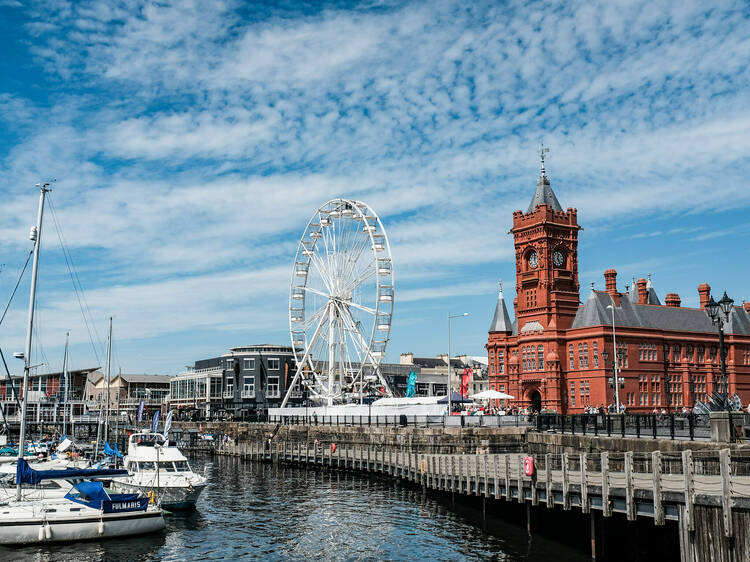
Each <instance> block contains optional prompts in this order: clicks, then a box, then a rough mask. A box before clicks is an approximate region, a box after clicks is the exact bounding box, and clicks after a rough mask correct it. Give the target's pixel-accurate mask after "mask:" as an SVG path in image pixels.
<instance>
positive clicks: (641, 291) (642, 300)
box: [635, 277, 648, 304]
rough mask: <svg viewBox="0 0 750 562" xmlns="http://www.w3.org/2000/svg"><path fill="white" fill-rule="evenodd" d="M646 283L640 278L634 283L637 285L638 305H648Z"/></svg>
mask: <svg viewBox="0 0 750 562" xmlns="http://www.w3.org/2000/svg"><path fill="white" fill-rule="evenodd" d="M646 283H647V281H646V280H645V279H644V278H643V277H641V278H640V279H638V281H636V282H635V284H636V285H638V304H648V289H647V288H646Z"/></svg>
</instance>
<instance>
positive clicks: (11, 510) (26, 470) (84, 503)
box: [0, 460, 166, 545]
mask: <svg viewBox="0 0 750 562" xmlns="http://www.w3.org/2000/svg"><path fill="white" fill-rule="evenodd" d="M19 463H20V467H19V469H18V472H17V482H18V483H20V484H31V485H37V484H40V483H41V482H43V481H46V480H52V481H59V480H64V481H68V482H70V488H69V490H68V492H67V493H66V494H65V495H64V496H63V497H51V498H38V497H34V496H33V495H32V496H27V495H24V497H23V498H22V499H21V500H16V499H11V500H7V501H3V502H0V544H2V545H12V544H38V543H45V542H67V541H79V540H89V539H100V538H108V537H123V536H130V535H139V534H145V533H152V532H156V531H160V530H162V529H164V527H165V526H166V524H165V522H164V515H163V512H162V510H161V509H160V508H159V507H157V506H155V505H153V504H151V503H150V501H149V498H148V497H145V496H143V495H141V494H120V493H115V492H113V491H112V490H109V489H107V488H105V486H104V482H102V481H100V480H91V478H113V477H116V476H124V475H126V474H127V471H124V470H111V469H107V470H102V469H93V470H92V469H75V468H68V469H64V470H35V469H33V468H31V467H30V466H29V465H28V463H26V461H24V460H20V461H19Z"/></svg>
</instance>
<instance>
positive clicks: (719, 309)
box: [706, 291, 734, 410]
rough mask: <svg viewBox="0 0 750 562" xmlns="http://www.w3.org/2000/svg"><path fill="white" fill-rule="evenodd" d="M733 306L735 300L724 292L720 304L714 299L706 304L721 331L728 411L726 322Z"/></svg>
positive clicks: (720, 343)
mask: <svg viewBox="0 0 750 562" xmlns="http://www.w3.org/2000/svg"><path fill="white" fill-rule="evenodd" d="M732 305H734V300H733V299H731V298H729V297H728V296H727V292H726V291H724V296H723V297H721V300H720V301H719V302H716V301H715V300H714V298H713V297H711V299H710V300H709V301H708V304H706V314H708V317H709V318H711V322H713V323H714V324H716V325H717V327H718V329H719V360H720V361H721V386H722V390H721V396H722V399H723V400H724V404H723V405H724V407H726V409H727V410H729V409H730V407H729V388H728V385H727V363H726V355H725V353H726V352H725V351H724V322H728V321H729V313H730V312H732Z"/></svg>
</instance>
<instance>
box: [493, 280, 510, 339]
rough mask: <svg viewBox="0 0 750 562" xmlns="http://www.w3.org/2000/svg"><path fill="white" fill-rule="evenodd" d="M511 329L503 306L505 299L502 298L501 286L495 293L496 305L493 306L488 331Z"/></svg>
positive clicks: (506, 330) (506, 311) (508, 317)
mask: <svg viewBox="0 0 750 562" xmlns="http://www.w3.org/2000/svg"><path fill="white" fill-rule="evenodd" d="M511 330H513V325H512V324H511V321H510V315H509V314H508V309H507V308H506V306H505V299H504V298H503V288H502V287H500V292H499V293H498V295H497V305H496V306H495V316H493V317H492V322H491V323H490V329H489V331H490V332H510V331H511Z"/></svg>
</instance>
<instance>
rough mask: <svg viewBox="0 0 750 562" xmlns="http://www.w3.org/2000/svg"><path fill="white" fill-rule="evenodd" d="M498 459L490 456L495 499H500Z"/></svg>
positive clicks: (495, 456)
mask: <svg viewBox="0 0 750 562" xmlns="http://www.w3.org/2000/svg"><path fill="white" fill-rule="evenodd" d="M499 459H500V457H498V456H497V455H492V464H493V468H494V474H495V476H494V480H495V499H496V500H499V499H500V463H499V462H498V461H499Z"/></svg>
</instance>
